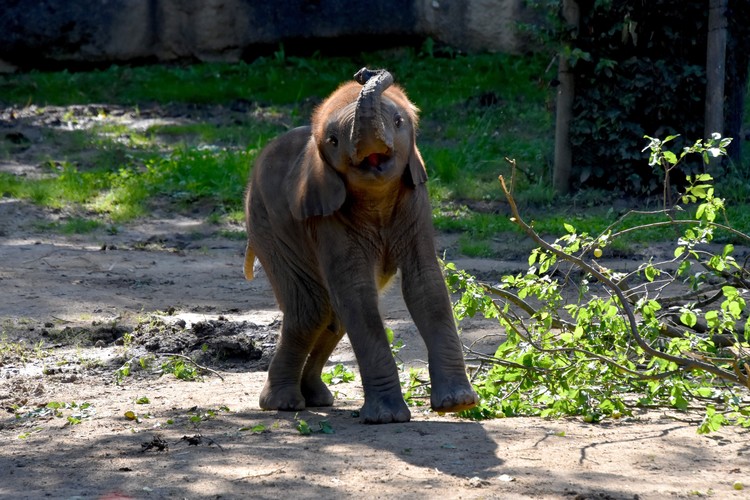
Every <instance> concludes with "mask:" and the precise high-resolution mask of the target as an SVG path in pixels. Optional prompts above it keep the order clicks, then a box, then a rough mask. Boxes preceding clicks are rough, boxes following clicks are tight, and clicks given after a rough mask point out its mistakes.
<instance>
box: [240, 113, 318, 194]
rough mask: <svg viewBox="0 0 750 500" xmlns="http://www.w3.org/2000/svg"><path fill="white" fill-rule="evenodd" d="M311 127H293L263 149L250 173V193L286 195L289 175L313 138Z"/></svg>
mask: <svg viewBox="0 0 750 500" xmlns="http://www.w3.org/2000/svg"><path fill="white" fill-rule="evenodd" d="M310 130H311V129H310V126H304V127H297V128H294V129H292V130H290V131H288V132H285V133H283V134H281V135H280V136H278V137H276V138H275V139H273V140H272V141H271V142H269V143H268V144H267V145H266V146H265V147H264V148H263V150H262V151H261V152H260V155H258V158H257V159H256V160H255V165H254V166H253V171H252V173H251V182H250V192H251V193H255V194H254V196H255V197H256V198H257V197H258V196H262V197H264V198H266V197H268V196H271V197H283V198H285V193H286V189H287V187H286V186H285V183H286V177H287V175H288V174H289V171H290V170H291V169H293V168H295V165H296V164H297V160H298V158H299V155H300V154H301V153H302V151H303V150H304V149H305V146H306V145H307V142H308V141H309V140H310V133H311V132H310ZM251 196H252V194H251Z"/></svg>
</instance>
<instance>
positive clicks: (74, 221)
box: [36, 217, 106, 234]
mask: <svg viewBox="0 0 750 500" xmlns="http://www.w3.org/2000/svg"><path fill="white" fill-rule="evenodd" d="M105 226H106V225H105V224H104V223H103V222H101V221H99V220H96V219H86V218H83V217H72V218H70V219H68V220H65V221H62V222H44V223H39V224H37V225H36V227H37V228H38V229H42V230H51V231H56V232H60V233H62V234H88V233H93V232H95V231H98V230H100V229H102V228H104V227H105Z"/></svg>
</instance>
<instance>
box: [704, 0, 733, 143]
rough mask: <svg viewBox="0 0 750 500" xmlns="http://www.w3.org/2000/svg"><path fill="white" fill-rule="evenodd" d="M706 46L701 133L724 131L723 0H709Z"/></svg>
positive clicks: (725, 22) (725, 33)
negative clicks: (704, 105)
mask: <svg viewBox="0 0 750 500" xmlns="http://www.w3.org/2000/svg"><path fill="white" fill-rule="evenodd" d="M709 5H710V6H709V11H708V40H707V46H706V115H705V122H704V127H705V128H704V135H705V137H706V138H708V137H711V134H713V133H717V132H718V133H719V134H723V133H724V73H725V70H724V67H725V62H726V49H727V18H726V9H727V0H709Z"/></svg>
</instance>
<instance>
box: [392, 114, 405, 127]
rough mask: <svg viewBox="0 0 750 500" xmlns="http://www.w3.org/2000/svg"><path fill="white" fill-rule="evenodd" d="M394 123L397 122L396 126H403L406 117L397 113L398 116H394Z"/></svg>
mask: <svg viewBox="0 0 750 500" xmlns="http://www.w3.org/2000/svg"><path fill="white" fill-rule="evenodd" d="M393 123H395V124H396V128H401V125H403V123H404V119H403V118H402V117H401V115H399V114H396V116H394V117H393Z"/></svg>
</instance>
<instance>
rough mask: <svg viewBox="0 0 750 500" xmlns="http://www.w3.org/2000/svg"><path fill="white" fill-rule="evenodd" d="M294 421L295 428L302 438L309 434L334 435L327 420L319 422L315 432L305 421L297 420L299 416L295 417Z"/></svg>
mask: <svg viewBox="0 0 750 500" xmlns="http://www.w3.org/2000/svg"><path fill="white" fill-rule="evenodd" d="M294 420H295V421H296V424H295V428H296V429H297V431H299V433H300V434H302V435H303V436H309V435H311V434H335V432H336V431H334V429H333V426H332V425H331V423H330V422H329V421H328V420H321V421H320V422H318V429H317V430H313V429H312V427H310V424H308V423H307V421H306V420H304V419H301V418H299V415H295V416H294Z"/></svg>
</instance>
